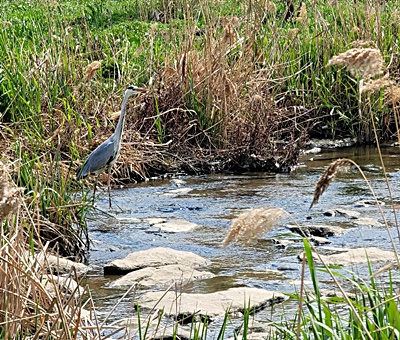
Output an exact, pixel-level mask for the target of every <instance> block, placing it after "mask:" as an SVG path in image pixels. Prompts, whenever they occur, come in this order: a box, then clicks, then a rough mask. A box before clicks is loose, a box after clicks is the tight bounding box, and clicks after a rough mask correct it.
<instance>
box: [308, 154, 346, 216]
mask: <svg viewBox="0 0 400 340" xmlns="http://www.w3.org/2000/svg"><path fill="white" fill-rule="evenodd" d="M351 164H352V163H351V162H350V161H349V160H347V159H338V160H336V161H334V162H333V163H331V164H329V166H328V168H327V169H326V170H325V172H324V173H323V174H322V176H321V178H320V180H319V181H318V183H317V186H316V187H315V192H314V199H313V201H312V203H311V205H310V209H311V208H312V206H313V205H314V204H317V203H318V200H319V198H320V197H321V195H322V194H323V193H324V192H325V191H326V189H328V187H329V185H330V184H331V183H332V181H333V180H334V178H335V176H336V175H337V174H338V173H339V172H347V171H348V170H349V168H350V166H351Z"/></svg>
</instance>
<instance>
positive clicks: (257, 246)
mask: <svg viewBox="0 0 400 340" xmlns="http://www.w3.org/2000/svg"><path fill="white" fill-rule="evenodd" d="M382 153H383V160H384V164H385V170H386V172H387V176H388V181H389V183H390V188H391V193H392V196H393V200H394V202H395V203H397V202H399V201H400V192H399V185H400V184H399V176H400V175H399V168H400V159H399V155H400V149H398V148H395V147H386V148H383V149H382ZM344 157H345V158H350V159H352V160H354V161H355V162H356V163H357V164H358V165H359V166H360V167H361V168H362V170H363V171H364V173H365V175H366V176H367V178H368V180H369V182H370V184H371V186H372V188H373V189H374V191H375V193H376V195H377V197H378V199H379V200H380V201H383V202H385V203H386V205H385V206H384V207H383V209H384V212H385V217H386V218H387V220H388V223H389V227H390V231H391V233H392V235H393V237H394V239H395V241H396V243H399V242H398V238H397V237H398V236H397V231H396V229H395V228H394V223H395V219H394V215H393V212H392V210H391V209H390V207H389V205H390V199H389V197H390V195H389V191H388V189H387V185H386V182H385V179H384V176H383V169H382V166H381V162H380V159H379V155H378V153H377V150H376V148H374V147H365V148H346V149H340V150H335V151H329V152H323V153H319V154H315V155H314V154H313V155H311V154H310V155H305V156H303V157H302V159H301V161H300V163H299V166H298V167H297V169H296V170H294V171H293V172H292V173H290V174H270V173H243V174H214V175H205V176H196V177H192V176H179V177H175V178H173V179H164V180H154V181H149V182H144V183H138V184H135V185H132V186H130V187H126V188H123V189H121V190H116V189H114V190H113V191H112V199H113V205H114V210H113V211H112V212H111V213H110V214H105V213H101V212H96V213H94V214H93V215H91V221H90V223H89V235H90V239H91V240H92V241H93V245H92V250H91V252H90V258H89V264H90V265H91V266H92V268H93V270H92V272H91V273H90V275H89V277H88V283H89V285H90V287H91V289H92V294H93V297H94V300H95V302H96V307H97V309H98V311H99V312H100V314H102V313H104V314H107V313H108V312H109V310H110V308H111V306H113V305H114V304H115V303H116V301H117V300H118V298H119V297H120V296H121V295H122V294H123V293H124V290H116V289H111V288H109V287H108V285H109V284H110V282H112V280H114V279H115V277H104V275H103V273H102V268H103V265H104V264H105V263H107V262H109V261H111V260H114V259H118V258H123V257H125V256H126V255H127V254H129V253H131V252H134V251H138V250H144V249H149V248H153V247H171V248H173V249H176V250H184V251H190V252H193V253H195V254H198V255H201V256H203V257H205V258H207V259H208V260H209V265H208V266H207V267H205V268H204V269H205V270H208V271H211V272H212V273H214V274H216V277H215V278H213V279H208V280H202V281H199V282H195V283H193V284H192V285H191V286H190V287H189V288H188V289H189V291H192V292H197V293H209V292H214V291H217V290H222V289H227V288H230V287H238V286H250V287H258V288H265V289H271V290H278V291H282V292H293V291H294V287H293V282H295V281H296V280H299V278H300V270H301V264H300V262H299V260H298V258H297V256H298V254H299V253H300V252H301V251H302V242H301V238H300V236H298V235H296V234H293V233H291V232H290V231H289V230H288V229H287V228H286V225H287V224H289V223H293V222H292V221H291V220H289V219H284V220H283V221H282V223H278V225H277V226H275V227H273V228H272V230H271V231H269V232H267V233H265V234H264V235H263V236H262V237H261V238H260V239H259V240H258V242H256V243H254V244H251V245H242V244H231V245H229V246H228V247H226V248H223V247H222V246H221V242H222V240H223V239H224V237H225V236H226V234H227V232H228V230H229V227H230V225H231V222H232V219H233V218H235V217H236V216H237V215H239V214H240V213H241V212H243V211H245V210H247V209H249V208H260V207H266V206H274V207H279V208H283V209H285V210H286V211H287V212H289V213H290V214H291V217H292V219H293V220H295V221H296V222H297V223H298V224H300V225H304V224H329V225H336V226H340V227H343V228H345V229H346V233H345V234H344V235H339V236H334V237H330V238H329V239H330V241H332V244H331V245H330V246H333V247H362V246H376V247H379V248H381V249H385V250H392V249H393V248H392V245H391V243H390V241H389V237H388V232H387V229H386V228H385V226H384V225H383V224H382V226H374V227H370V226H357V225H355V224H354V223H353V220H351V219H349V218H346V217H340V216H335V217H328V216H325V215H324V214H323V212H325V211H327V210H330V209H337V208H342V209H350V210H356V211H359V212H361V213H362V216H368V217H374V218H377V219H378V220H379V221H380V222H383V219H382V216H381V215H380V214H379V211H378V209H377V208H376V207H375V206H373V205H372V206H360V205H359V204H357V202H359V201H361V200H372V199H373V196H372V194H371V192H370V190H369V188H368V186H367V184H366V182H365V181H364V179H363V178H362V176H361V175H360V173H359V172H358V171H357V170H356V169H355V168H354V167H352V168H351V169H350V171H349V172H348V173H345V174H339V175H338V176H337V178H335V180H334V181H333V182H332V184H331V185H330V186H329V188H328V190H327V192H326V193H325V194H324V195H323V196H322V197H321V198H320V201H319V203H318V204H317V205H315V206H314V207H313V208H312V209H311V210H309V206H310V203H311V201H312V198H313V194H314V190H315V185H316V183H317V181H318V179H319V178H320V176H321V174H322V173H323V171H324V170H325V169H326V167H327V166H328V164H329V163H331V162H332V161H334V160H336V159H338V158H344ZM96 204H97V206H98V207H99V208H100V209H103V210H104V211H107V207H108V197H107V195H106V194H105V195H104V196H103V197H101V199H100V200H99V201H98V202H97V203H96ZM117 207H119V208H117ZM149 218H163V219H166V220H169V219H177V218H179V219H184V220H187V221H189V222H194V223H196V224H197V225H198V227H197V228H196V229H194V230H193V231H190V232H184V233H165V232H161V231H160V230H159V229H157V228H154V227H152V226H151V225H150V224H149V223H148V221H147V219H149ZM273 240H293V241H295V242H293V243H291V244H290V245H289V246H288V247H286V248H284V249H280V248H278V247H277V246H276V244H275V243H274V241H273ZM325 284H326V285H327V286H329V280H326V282H325ZM125 307H126V306H125ZM125 307H124V308H125ZM124 312H126V308H125V309H123V310H122V312H119V313H118V317H122V315H121V313H122V314H124ZM126 313H127V312H126Z"/></svg>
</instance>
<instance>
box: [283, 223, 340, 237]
mask: <svg viewBox="0 0 400 340" xmlns="http://www.w3.org/2000/svg"><path fill="white" fill-rule="evenodd" d="M287 227H288V228H289V230H290V231H292V232H294V233H297V234H300V235H301V236H307V237H308V236H319V237H329V236H335V235H339V234H343V233H344V229H343V228H341V227H338V226H332V225H324V224H315V225H307V226H298V225H292V224H291V225H288V226H287Z"/></svg>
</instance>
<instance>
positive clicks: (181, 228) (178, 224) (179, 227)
mask: <svg viewBox="0 0 400 340" xmlns="http://www.w3.org/2000/svg"><path fill="white" fill-rule="evenodd" d="M153 226H154V227H155V228H160V230H162V231H165V232H167V233H181V232H188V231H191V230H193V229H194V228H196V227H197V224H196V223H192V222H188V221H186V220H183V219H175V220H170V221H168V222H164V223H158V224H154V225H153Z"/></svg>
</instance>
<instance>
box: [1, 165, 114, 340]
mask: <svg viewBox="0 0 400 340" xmlns="http://www.w3.org/2000/svg"><path fill="white" fill-rule="evenodd" d="M0 193H1V197H0V201H1V203H0V216H1V220H0V296H1V297H2V298H1V299H0V334H1V337H2V339H16V338H23V339H26V338H32V339H48V338H51V339H68V340H72V339H76V338H77V337H81V338H83V339H94V338H100V336H101V338H102V339H106V338H107V337H105V336H103V335H102V332H103V331H104V330H105V329H107V326H104V327H100V326H98V325H97V324H96V322H93V321H92V317H93V314H91V313H90V312H89V311H87V310H85V309H84V308H85V306H86V308H89V309H91V308H92V305H91V299H90V298H88V299H87V300H86V302H85V305H83V294H86V293H85V290H84V289H83V288H82V287H80V286H79V285H78V282H79V277H78V276H77V273H76V272H75V271H74V270H72V271H71V270H69V274H68V275H66V276H57V275H55V274H54V273H61V270H60V269H59V267H58V266H57V264H56V263H55V262H54V260H53V261H50V258H49V253H50V251H49V243H47V244H46V245H42V244H41V243H40V241H39V242H38V241H36V242H35V241H32V240H33V236H32V235H34V234H38V230H37V229H36V228H35V224H34V223H33V218H32V215H31V212H30V211H28V210H27V207H26V205H25V199H24V198H23V197H22V194H21V190H20V189H19V188H16V186H15V185H14V184H13V183H12V182H11V181H10V178H9V175H8V171H7V168H6V167H5V166H4V165H2V164H1V167H0ZM33 244H36V245H35V246H33ZM100 328H101V329H100ZM117 330H118V331H120V330H121V328H120V327H118V328H117ZM112 333H113V328H111V331H110V334H111V335H112Z"/></svg>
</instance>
